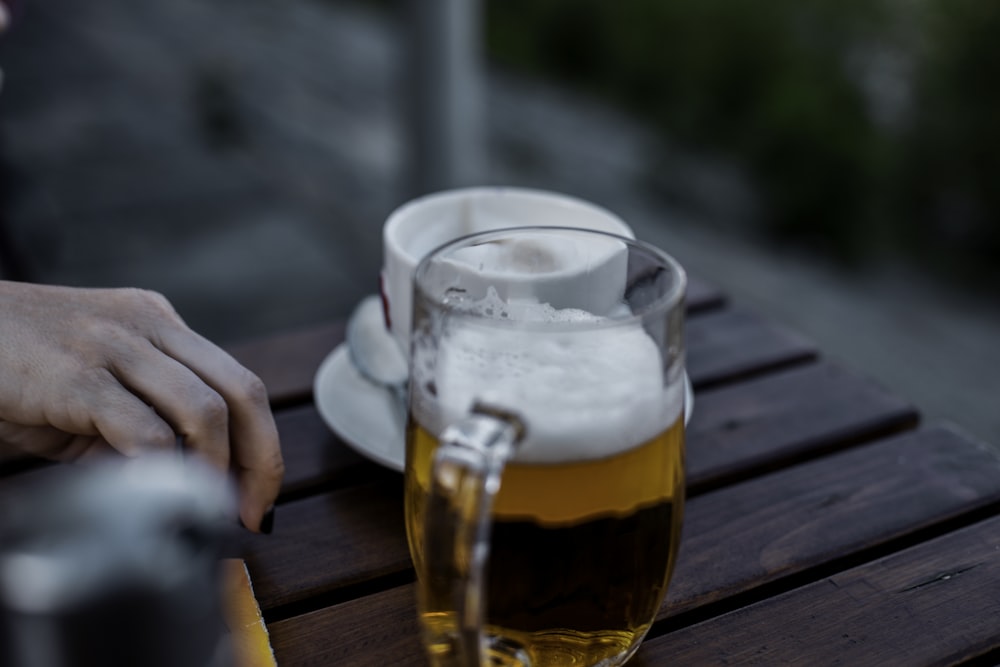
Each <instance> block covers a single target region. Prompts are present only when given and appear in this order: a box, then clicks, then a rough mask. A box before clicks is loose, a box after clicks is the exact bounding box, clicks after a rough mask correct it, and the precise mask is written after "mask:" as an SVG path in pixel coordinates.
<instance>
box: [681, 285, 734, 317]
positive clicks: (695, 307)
mask: <svg viewBox="0 0 1000 667" xmlns="http://www.w3.org/2000/svg"><path fill="white" fill-rule="evenodd" d="M685 297H686V306H687V312H688V314H689V315H690V314H693V313H698V312H701V311H703V310H708V309H710V308H717V307H719V306H721V305H722V304H723V303H725V301H726V295H725V294H724V293H723V292H722V290H720V289H719V288H718V287H716V286H715V285H713V284H711V283H709V282H707V281H705V280H702V279H701V278H698V277H697V276H692V275H688V287H687V294H686V295H685Z"/></svg>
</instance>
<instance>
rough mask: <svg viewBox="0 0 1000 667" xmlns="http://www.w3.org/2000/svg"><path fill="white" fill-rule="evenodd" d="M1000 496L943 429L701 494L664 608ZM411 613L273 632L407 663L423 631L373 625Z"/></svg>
mask: <svg viewBox="0 0 1000 667" xmlns="http://www.w3.org/2000/svg"><path fill="white" fill-rule="evenodd" d="M997 502H1000V460H998V458H997V455H996V453H995V452H993V451H992V450H989V449H986V448H983V447H981V446H979V445H977V444H975V443H973V442H971V441H969V440H967V439H965V438H963V437H962V436H960V435H958V434H956V433H954V432H952V431H949V430H946V429H942V428H935V429H930V430H927V431H919V432H914V433H909V434H906V435H904V436H900V437H896V438H893V439H890V440H886V441H882V442H879V443H876V444H873V445H870V446H866V447H860V448H857V449H853V450H850V451H848V452H845V453H842V454H838V455H835V456H830V457H825V458H823V459H820V460H818V461H813V462H811V463H808V464H804V465H801V466H796V467H794V468H790V469H787V470H783V471H781V472H778V473H775V474H773V475H768V476H764V477H761V478H758V479H754V480H751V481H749V482H746V483H743V484H739V485H735V486H732V487H729V488H726V489H722V490H719V491H715V492H712V493H708V494H705V495H703V496H699V497H697V498H694V499H692V500H691V502H690V503H689V506H688V509H687V512H686V518H685V532H684V538H683V541H682V547H681V553H680V556H679V560H678V567H677V571H676V573H675V575H674V579H673V583H672V585H671V592H670V596H669V600H668V601H667V603H666V604H665V605H664V608H663V610H662V611H661V618H663V617H666V616H676V615H679V614H682V613H684V612H690V611H692V610H694V609H699V608H705V606H706V605H710V604H712V603H716V602H719V600H720V599H723V598H726V597H731V596H734V595H740V594H742V595H751V594H752V592H753V591H754V590H755V589H760V588H761V587H762V586H765V585H766V584H772V585H773V584H774V583H775V582H778V581H780V580H782V579H783V578H788V577H792V576H793V575H797V574H801V573H803V572H806V571H809V570H811V569H815V568H818V567H819V566H821V565H823V564H828V563H832V562H836V561H840V560H842V559H844V558H845V557H846V556H848V555H851V554H864V553H866V552H870V551H871V550H873V549H875V548H876V547H878V546H880V545H886V544H887V543H890V542H892V541H898V540H900V539H902V538H903V537H905V536H907V535H913V534H914V533H915V532H916V531H921V530H925V529H927V528H928V527H929V526H932V525H941V524H943V523H945V522H948V521H951V520H954V519H955V518H956V517H958V516H960V515H963V514H967V513H969V512H972V511H975V510H978V509H981V508H983V507H986V506H990V505H993V504H995V503H997ZM345 548H346V547H345ZM398 548H399V549H400V551H399V553H397V554H396V556H395V560H396V561H397V562H398V561H399V560H401V559H402V558H404V557H405V545H404V544H402V543H401V542H400V543H399V544H398ZM349 556H350V554H347V553H339V554H335V555H324V556H323V557H322V558H320V559H318V560H317V561H316V563H312V564H309V563H310V562H311V559H309V558H307V556H306V555H305V554H303V556H302V557H300V559H299V563H300V565H301V566H302V567H310V568H311V567H319V566H320V563H322V562H337V559H338V558H347V557H349ZM353 557H357V555H354V556H353ZM403 588H404V589H406V590H409V588H408V587H403ZM400 605H402V607H401V606H400ZM407 611H408V612H409V613H410V614H412V613H413V606H412V593H410V592H404V591H388V592H386V593H380V594H376V595H369V596H366V597H362V598H359V599H357V600H351V601H348V602H344V603H342V604H340V605H337V606H335V607H330V608H327V609H322V610H319V611H316V612H313V613H311V614H308V615H305V616H302V617H295V618H290V619H287V620H285V621H280V622H278V623H275V624H274V627H273V628H272V630H273V631H274V633H275V635H276V636H277V637H280V638H281V645H282V646H284V647H285V648H286V650H288V651H293V652H295V651H305V652H307V654H309V655H313V654H315V655H330V654H331V652H333V653H336V654H337V656H338V658H342V659H343V660H344V662H341V663H339V664H368V663H364V662H363V661H364V660H366V659H372V660H376V661H382V664H396V662H395V661H399V660H401V659H402V658H403V656H402V655H400V654H399V653H396V651H399V650H402V649H401V648H400V647H406V646H410V647H412V645H413V644H414V642H415V641H416V640H415V638H411V639H409V640H406V639H405V638H403V637H397V638H396V639H395V640H393V641H391V642H384V641H383V640H384V639H385V637H384V633H385V629H384V628H380V627H378V625H377V624H376V625H375V626H374V627H369V626H370V625H371V619H372V618H375V617H377V615H379V614H381V615H383V616H387V617H389V618H393V619H405V617H406V613H407ZM394 627H395V630H396V631H397V632H398V633H400V634H402V633H403V632H404V631H406V632H410V631H412V632H415V625H414V624H412V623H403V622H402V621H400V623H399V625H398V626H395V625H394ZM333 628H336V629H337V631H336V632H334V631H333ZM338 635H339V636H351V637H354V641H351V642H347V641H345V640H342V639H338ZM358 647H364V648H363V649H361V648H358ZM344 651H356V653H354V654H350V655H347V654H345V653H343V652H344ZM296 655H298V654H296ZM303 655H305V654H303ZM279 659H280V656H279ZM356 660H357V661H361V662H355V661H356ZM292 664H299V663H298V662H297V661H293V662H292ZM317 664H318V663H317ZM372 664H378V663H372ZM407 664H413V663H407ZM651 664H662V663H659V662H656V663H651ZM691 664H699V663H691Z"/></svg>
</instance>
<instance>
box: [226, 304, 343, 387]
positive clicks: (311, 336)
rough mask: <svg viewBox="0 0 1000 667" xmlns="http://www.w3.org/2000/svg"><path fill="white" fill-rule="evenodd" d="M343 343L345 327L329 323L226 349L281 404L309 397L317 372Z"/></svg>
mask: <svg viewBox="0 0 1000 667" xmlns="http://www.w3.org/2000/svg"><path fill="white" fill-rule="evenodd" d="M343 340H344V323H343V322H331V323H329V324H324V325H319V326H316V327H310V328H306V329H302V330H300V331H292V332H289V333H285V334H278V335H275V336H268V337H265V338H261V339H259V340H251V341H246V342H243V343H239V344H236V345H230V346H228V347H227V348H226V349H227V351H228V352H229V353H230V354H231V355H233V356H234V357H235V358H236V360H237V361H239V362H240V363H241V364H243V365H244V366H246V367H247V368H249V369H250V370H251V371H253V372H254V373H256V374H257V376H258V377H259V378H260V379H261V380H263V381H264V384H265V385H266V386H267V393H268V396H269V397H270V398H271V403H272V404H284V403H291V402H295V401H307V400H309V399H310V398H311V397H312V382H313V376H315V374H316V369H317V368H319V365H320V363H321V362H322V361H323V359H325V358H326V356H327V355H328V354H329V353H330V352H331V351H332V350H333V348H335V347H336V346H337V345H339V344H340V343H341V342H342V341H343Z"/></svg>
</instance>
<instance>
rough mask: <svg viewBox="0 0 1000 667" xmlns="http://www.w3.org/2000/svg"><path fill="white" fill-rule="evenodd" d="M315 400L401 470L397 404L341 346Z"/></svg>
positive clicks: (360, 444)
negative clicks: (355, 363) (356, 364)
mask: <svg viewBox="0 0 1000 667" xmlns="http://www.w3.org/2000/svg"><path fill="white" fill-rule="evenodd" d="M684 380H685V384H686V387H685V388H686V390H687V391H686V395H685V402H684V421H685V422H687V421H689V420H690V419H691V410H692V408H693V406H694V395H693V394H692V392H691V383H690V381H689V380H688V378H687V376H685V377H684ZM313 398H314V400H315V402H316V408H317V409H318V410H319V414H320V416H321V417H322V418H323V421H325V422H326V425H327V426H329V427H330V428H331V429H332V430H333V432H334V433H336V434H337V435H339V436H340V437H341V439H342V440H343V441H344V442H346V443H347V444H348V445H349V446H350V447H351V448H352V449H354V450H355V451H357V452H358V453H359V454H361V455H363V456H366V457H368V458H369V459H371V460H372V461H374V462H375V463H380V464H382V465H384V466H385V467H387V468H391V469H393V470H397V471H399V472H402V471H403V462H404V460H405V456H406V444H405V440H406V435H405V432H404V430H405V429H404V425H403V423H402V422H401V421H400V417H399V415H400V411H399V410H398V409H397V408H396V406H395V405H394V401H395V399H394V398H393V396H392V394H391V393H389V391H388V390H387V389H385V388H384V387H382V386H380V385H377V384H375V383H373V382H372V381H371V380H368V379H367V378H365V377H364V376H362V375H361V374H360V373H359V372H358V371H357V369H356V368H355V367H354V364H352V363H351V357H350V355H349V354H348V351H347V344H346V343H342V344H340V345H338V346H337V347H336V348H335V349H334V350H333V352H331V353H330V354H329V355H328V356H327V358H326V359H324V360H323V363H322V364H320V366H319V369H318V370H317V371H316V377H315V379H314V380H313Z"/></svg>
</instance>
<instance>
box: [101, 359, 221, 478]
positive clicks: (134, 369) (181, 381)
mask: <svg viewBox="0 0 1000 667" xmlns="http://www.w3.org/2000/svg"><path fill="white" fill-rule="evenodd" d="M112 364H113V370H114V372H115V374H116V375H117V377H118V378H119V380H120V381H121V382H123V383H124V384H125V385H126V386H127V387H128V388H129V389H131V390H132V391H133V392H134V393H136V394H138V395H139V396H141V397H142V398H143V399H144V400H145V401H146V402H147V403H149V404H150V405H152V406H153V408H154V409H155V410H156V412H157V413H158V414H159V415H161V416H162V417H163V418H164V419H165V420H166V421H167V422H168V423H169V424H170V425H171V426H172V427H173V431H174V433H176V434H177V435H179V436H183V437H184V444H185V448H186V449H187V450H191V451H194V452H197V453H198V454H199V455H201V456H202V457H204V458H205V459H206V460H207V461H208V462H209V463H211V464H212V465H214V466H216V467H217V468H218V469H220V470H228V469H229V461H230V451H229V450H230V445H229V407H228V405H227V403H226V400H225V399H224V398H223V397H222V396H221V395H220V394H219V393H218V392H217V391H215V390H214V389H213V388H212V387H211V386H209V385H208V384H206V383H205V381H204V380H202V378H201V377H199V376H198V375H197V374H196V373H195V372H194V371H192V370H191V369H190V368H188V367H187V366H185V365H184V364H182V363H180V362H179V361H177V360H176V359H173V358H171V357H169V356H167V355H166V354H164V353H163V352H162V351H161V350H159V349H157V348H156V347H154V346H153V344H152V343H151V342H149V341H147V340H145V339H142V340H141V341H140V342H138V343H137V347H136V348H135V349H134V350H132V351H131V352H130V353H129V354H122V355H120V356H119V357H117V358H115V359H114V360H112Z"/></svg>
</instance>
